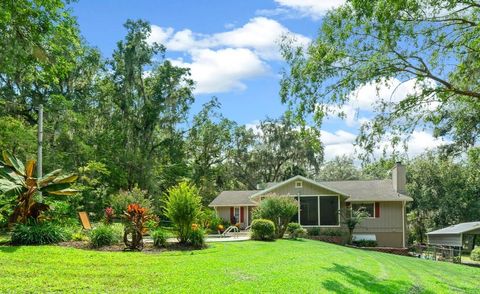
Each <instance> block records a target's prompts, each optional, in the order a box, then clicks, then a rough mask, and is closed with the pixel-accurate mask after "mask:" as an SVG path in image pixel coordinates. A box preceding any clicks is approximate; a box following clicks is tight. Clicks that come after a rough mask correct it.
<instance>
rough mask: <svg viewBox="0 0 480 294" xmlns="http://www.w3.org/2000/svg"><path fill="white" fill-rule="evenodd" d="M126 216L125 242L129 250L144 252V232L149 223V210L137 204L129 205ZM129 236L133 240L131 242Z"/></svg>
mask: <svg viewBox="0 0 480 294" xmlns="http://www.w3.org/2000/svg"><path fill="white" fill-rule="evenodd" d="M124 215H125V220H126V223H125V231H124V234H123V242H124V243H125V246H127V248H126V249H127V250H138V251H142V250H143V232H144V231H145V226H144V223H145V222H146V221H147V209H145V208H142V207H141V206H140V205H138V204H137V203H133V204H129V205H128V207H127V211H124ZM129 235H130V236H131V240H129V238H128V237H129Z"/></svg>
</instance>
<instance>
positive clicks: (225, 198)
mask: <svg viewBox="0 0 480 294" xmlns="http://www.w3.org/2000/svg"><path fill="white" fill-rule="evenodd" d="M256 192H258V190H247V191H223V192H222V193H220V195H218V196H217V197H216V198H215V199H213V201H212V202H211V203H210V205H209V206H237V205H242V206H248V205H252V206H253V205H256V204H255V203H254V202H253V201H252V200H250V196H252V195H253V194H255V193H256Z"/></svg>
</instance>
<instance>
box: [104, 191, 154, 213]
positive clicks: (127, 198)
mask: <svg viewBox="0 0 480 294" xmlns="http://www.w3.org/2000/svg"><path fill="white" fill-rule="evenodd" d="M132 203H137V204H138V205H140V206H141V207H144V208H146V209H148V210H149V211H152V202H151V201H150V198H149V196H148V194H147V191H144V190H142V189H140V188H138V187H137V186H135V187H134V188H133V189H132V190H131V191H123V190H120V191H119V192H118V193H117V194H115V195H113V196H111V197H110V206H111V207H112V209H113V211H114V213H115V215H116V216H118V217H121V216H123V211H124V210H125V209H126V208H127V207H128V205H129V204H132Z"/></svg>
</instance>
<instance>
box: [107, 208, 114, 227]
mask: <svg viewBox="0 0 480 294" xmlns="http://www.w3.org/2000/svg"><path fill="white" fill-rule="evenodd" d="M114 215H115V211H114V210H113V208H111V207H107V208H105V224H106V225H109V224H111V223H112V219H113V216H114Z"/></svg>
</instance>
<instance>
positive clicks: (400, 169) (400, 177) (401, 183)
mask: <svg viewBox="0 0 480 294" xmlns="http://www.w3.org/2000/svg"><path fill="white" fill-rule="evenodd" d="M392 183H393V190H395V192H398V193H402V194H404V193H405V192H406V187H405V186H406V184H407V175H406V171H405V166H404V165H403V164H402V163H401V162H395V166H394V167H393V168H392Z"/></svg>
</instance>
